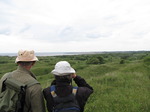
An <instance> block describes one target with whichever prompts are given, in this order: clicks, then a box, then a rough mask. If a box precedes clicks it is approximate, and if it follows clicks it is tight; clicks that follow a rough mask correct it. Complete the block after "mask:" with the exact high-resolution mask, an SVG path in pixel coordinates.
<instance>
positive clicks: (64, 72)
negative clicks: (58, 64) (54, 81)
mask: <svg viewBox="0 0 150 112" xmlns="http://www.w3.org/2000/svg"><path fill="white" fill-rule="evenodd" d="M51 73H52V74H54V75H57V76H65V75H68V74H72V73H76V71H75V70H74V69H73V68H71V69H70V70H69V71H60V70H56V69H54V70H52V72H51Z"/></svg>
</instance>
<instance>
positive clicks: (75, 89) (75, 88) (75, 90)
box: [72, 87, 78, 96]
mask: <svg viewBox="0 0 150 112" xmlns="http://www.w3.org/2000/svg"><path fill="white" fill-rule="evenodd" d="M77 89H78V87H73V89H72V94H73V95H74V96H75V95H76V93H77Z"/></svg>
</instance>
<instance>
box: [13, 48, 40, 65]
mask: <svg viewBox="0 0 150 112" xmlns="http://www.w3.org/2000/svg"><path fill="white" fill-rule="evenodd" d="M19 61H25V62H26V61H38V58H37V57H36V56H35V54H34V51H33V50H31V51H28V50H20V51H18V56H17V58H16V61H15V63H17V62H19Z"/></svg>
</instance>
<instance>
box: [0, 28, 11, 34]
mask: <svg viewBox="0 0 150 112" xmlns="http://www.w3.org/2000/svg"><path fill="white" fill-rule="evenodd" d="M10 33H11V30H10V29H1V30H0V34H3V35H9V34H10Z"/></svg>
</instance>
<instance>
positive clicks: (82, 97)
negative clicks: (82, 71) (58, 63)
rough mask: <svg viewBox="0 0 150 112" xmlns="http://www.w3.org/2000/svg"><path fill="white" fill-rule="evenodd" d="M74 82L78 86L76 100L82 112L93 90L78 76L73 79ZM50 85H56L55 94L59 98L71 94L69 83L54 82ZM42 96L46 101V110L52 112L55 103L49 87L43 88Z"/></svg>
mask: <svg viewBox="0 0 150 112" xmlns="http://www.w3.org/2000/svg"><path fill="white" fill-rule="evenodd" d="M74 81H75V83H76V84H77V86H78V90H77V93H76V99H77V101H78V103H79V106H80V109H81V112H83V111H84V106H85V104H86V101H87V99H88V98H89V96H90V95H91V94H92V93H93V88H92V87H91V86H90V85H89V84H87V83H86V81H85V80H84V79H83V78H81V77H80V76H76V78H74ZM51 85H56V94H57V95H58V96H60V97H63V96H68V95H69V94H71V93H72V86H71V85H70V82H69V81H57V80H54V81H53V82H52V84H51ZM43 94H44V97H45V99H46V104H47V109H48V111H49V112H52V110H53V107H54V105H55V103H54V101H53V97H52V95H51V93H50V87H48V88H45V89H44V90H43Z"/></svg>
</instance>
